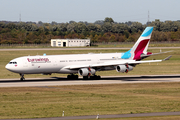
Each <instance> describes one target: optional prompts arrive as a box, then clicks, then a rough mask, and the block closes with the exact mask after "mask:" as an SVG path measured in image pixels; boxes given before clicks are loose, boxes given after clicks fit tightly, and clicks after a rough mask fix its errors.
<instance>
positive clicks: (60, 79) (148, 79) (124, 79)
mask: <svg viewBox="0 0 180 120" xmlns="http://www.w3.org/2000/svg"><path fill="white" fill-rule="evenodd" d="M161 78H165V79H166V80H164V81H171V79H172V78H179V79H180V75H175V76H172V75H170V76H168V75H166V76H137V77H129V76H128V77H126V76H122V77H121V76H119V77H117V76H115V77H103V78H101V79H100V80H120V81H160V80H158V79H161ZM153 79H155V80H153ZM94 80H96V79H94ZM44 81H92V79H89V80H83V78H79V79H78V80H69V79H67V78H65V77H51V78H45V79H43V78H42V79H31V78H28V79H27V80H24V81H20V80H18V79H17V80H0V83H12V82H13V83H19V82H44Z"/></svg>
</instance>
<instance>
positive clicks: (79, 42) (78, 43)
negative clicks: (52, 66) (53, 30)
mask: <svg viewBox="0 0 180 120" xmlns="http://www.w3.org/2000/svg"><path fill="white" fill-rule="evenodd" d="M51 46H52V47H83V46H90V39H51Z"/></svg>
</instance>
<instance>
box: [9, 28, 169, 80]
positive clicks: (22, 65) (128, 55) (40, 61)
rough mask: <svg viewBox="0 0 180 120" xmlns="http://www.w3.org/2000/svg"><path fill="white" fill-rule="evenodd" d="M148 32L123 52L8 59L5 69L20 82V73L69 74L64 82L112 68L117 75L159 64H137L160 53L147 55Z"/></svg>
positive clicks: (149, 33)
mask: <svg viewBox="0 0 180 120" xmlns="http://www.w3.org/2000/svg"><path fill="white" fill-rule="evenodd" d="M152 31H153V27H147V28H146V29H145V30H144V32H143V33H142V34H141V36H140V37H139V39H138V40H137V42H136V43H135V44H134V46H133V47H132V48H131V49H130V50H129V51H127V52H125V53H100V54H93V53H90V54H73V55H43V56H24V57H19V58H15V59H13V60H11V61H10V62H9V63H8V64H7V65H6V69H7V70H9V71H11V72H14V73H18V74H20V76H21V78H20V80H25V78H24V74H45V75H48V74H52V73H65V74H69V75H68V76H67V78H68V79H78V75H75V74H77V73H78V74H79V75H80V76H83V79H89V78H91V79H100V76H97V75H96V72H97V71H106V70H115V69H116V71H117V72H122V73H124V72H126V73H127V72H128V71H131V70H133V67H135V66H136V65H137V64H140V63H150V62H161V61H163V60H144V61H141V60H142V59H144V58H146V57H149V56H151V55H156V54H160V53H155V54H153V53H150V52H147V49H148V45H149V42H150V38H151V34H152ZM170 57H171V56H169V57H167V58H165V59H164V60H168V59H169V58H170Z"/></svg>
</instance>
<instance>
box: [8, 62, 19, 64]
mask: <svg viewBox="0 0 180 120" xmlns="http://www.w3.org/2000/svg"><path fill="white" fill-rule="evenodd" d="M9 64H17V62H9Z"/></svg>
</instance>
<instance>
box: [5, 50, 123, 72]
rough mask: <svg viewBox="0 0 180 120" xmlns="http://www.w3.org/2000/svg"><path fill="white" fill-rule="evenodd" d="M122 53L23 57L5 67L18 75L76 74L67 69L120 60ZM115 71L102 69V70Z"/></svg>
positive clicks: (74, 70)
mask: <svg viewBox="0 0 180 120" xmlns="http://www.w3.org/2000/svg"><path fill="white" fill-rule="evenodd" d="M121 55H123V54H122V53H102V54H101V53H100V54H93V53H89V54H74V55H46V56H24V57H19V58H16V59H13V60H11V61H10V62H9V64H7V65H6V69H8V70H9V71H12V72H15V73H20V74H39V73H42V74H51V73H67V74H69V73H70V74H71V73H77V72H78V69H73V70H71V69H67V66H72V65H91V64H100V63H104V62H108V61H116V60H121ZM111 69H115V68H114V67H104V70H111Z"/></svg>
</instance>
